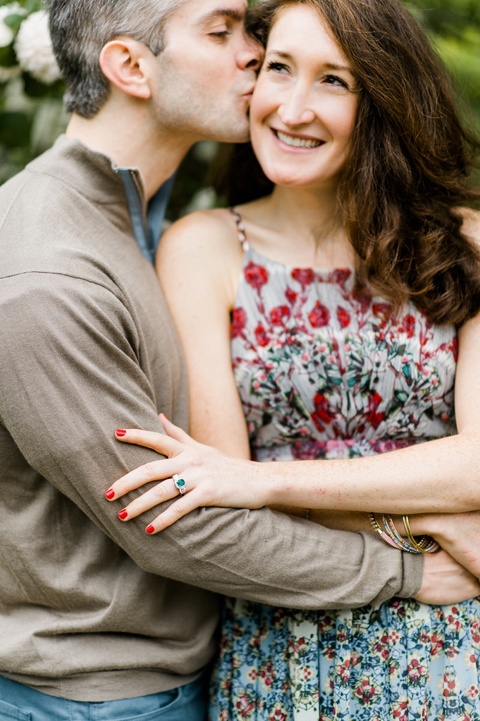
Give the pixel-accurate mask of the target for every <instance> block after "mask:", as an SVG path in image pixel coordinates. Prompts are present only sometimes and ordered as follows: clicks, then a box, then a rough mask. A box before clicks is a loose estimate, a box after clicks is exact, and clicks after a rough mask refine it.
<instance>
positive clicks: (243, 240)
mask: <svg viewBox="0 0 480 721" xmlns="http://www.w3.org/2000/svg"><path fill="white" fill-rule="evenodd" d="M229 211H230V213H231V214H232V215H233V219H234V221H235V225H236V226H237V234H238V240H239V242H240V245H241V246H242V250H243V252H244V253H246V252H247V250H249V248H250V246H249V244H248V240H247V236H246V233H245V226H244V224H243V220H242V216H241V215H240V213H239V212H238V210H237V209H236V208H232V207H230V208H229Z"/></svg>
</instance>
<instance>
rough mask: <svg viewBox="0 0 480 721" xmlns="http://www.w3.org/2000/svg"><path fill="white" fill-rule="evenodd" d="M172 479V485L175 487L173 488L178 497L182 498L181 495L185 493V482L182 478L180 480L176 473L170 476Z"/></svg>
mask: <svg viewBox="0 0 480 721" xmlns="http://www.w3.org/2000/svg"><path fill="white" fill-rule="evenodd" d="M172 478H173V483H174V485H175V488H176V489H177V491H178V492H179V493H180V495H182V496H183V494H184V493H186V492H187V482H186V481H184V479H183V478H180V476H179V475H178V473H175V474H174V475H173V476H172Z"/></svg>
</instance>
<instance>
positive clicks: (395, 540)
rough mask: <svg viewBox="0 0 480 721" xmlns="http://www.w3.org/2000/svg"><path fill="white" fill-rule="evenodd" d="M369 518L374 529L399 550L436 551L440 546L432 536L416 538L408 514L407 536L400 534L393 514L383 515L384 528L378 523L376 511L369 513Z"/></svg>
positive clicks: (404, 521)
mask: <svg viewBox="0 0 480 721" xmlns="http://www.w3.org/2000/svg"><path fill="white" fill-rule="evenodd" d="M368 518H369V520H370V524H371V526H372V528H373V530H374V531H376V532H377V533H378V534H379V535H380V536H381V537H382V538H383V540H384V541H385V542H386V543H388V544H389V545H390V546H393V547H394V548H398V550H399V551H406V552H407V553H434V552H435V551H436V550H437V549H438V548H439V546H438V543H437V542H436V541H434V540H433V538H430V536H421V537H420V538H419V539H416V538H415V536H414V535H413V534H412V531H411V529H410V522H409V519H408V516H403V525H404V526H405V533H406V534H407V538H404V537H403V536H401V535H400V533H399V532H398V529H397V527H396V526H395V523H394V522H393V518H392V516H390V515H389V514H383V515H382V526H383V528H382V526H380V524H379V523H378V521H377V519H376V517H375V514H374V513H369V514H368Z"/></svg>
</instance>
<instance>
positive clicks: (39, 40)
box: [15, 10, 61, 85]
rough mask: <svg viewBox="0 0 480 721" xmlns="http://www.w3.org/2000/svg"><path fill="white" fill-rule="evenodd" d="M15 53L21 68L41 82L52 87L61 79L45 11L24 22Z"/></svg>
mask: <svg viewBox="0 0 480 721" xmlns="http://www.w3.org/2000/svg"><path fill="white" fill-rule="evenodd" d="M15 52H16V53H17V58H18V62H19V63H20V66H21V68H22V69H23V70H26V71H27V72H28V73H30V75H32V76H33V77H34V78H36V79H37V80H40V82H42V83H45V84H46V85H51V84H52V83H54V82H55V80H58V79H59V78H60V77H61V75H60V70H59V67H58V65H57V61H56V60H55V56H54V54H53V50H52V43H51V40H50V33H49V31H48V15H47V13H46V12H45V10H39V11H38V12H36V13H32V14H31V15H30V16H29V17H28V18H26V19H25V20H24V21H23V23H22V25H21V27H20V30H19V31H18V35H17V38H16V40H15Z"/></svg>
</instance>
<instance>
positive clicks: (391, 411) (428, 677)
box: [210, 211, 480, 721]
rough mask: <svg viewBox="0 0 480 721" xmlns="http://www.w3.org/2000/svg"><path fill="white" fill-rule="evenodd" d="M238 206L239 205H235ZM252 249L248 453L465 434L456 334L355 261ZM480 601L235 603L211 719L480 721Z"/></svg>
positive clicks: (281, 453)
mask: <svg viewBox="0 0 480 721" xmlns="http://www.w3.org/2000/svg"><path fill="white" fill-rule="evenodd" d="M234 213H235V211H234ZM236 220H237V225H238V226H239V234H240V240H241V242H242V244H243V246H244V258H243V273H242V277H241V281H240V285H239V288H238V294H237V298H236V304H235V309H234V311H233V317H232V326H231V337H232V358H233V367H234V372H235V378H236V381H237V384H238V388H239V391H240V395H241V398H242V402H243V409H244V412H245V415H246V419H247V423H248V430H249V435H250V442H251V448H252V454H253V456H254V457H255V458H256V459H257V460H260V461H266V460H282V461H283V460H295V459H323V458H356V457H360V456H366V455H369V454H375V453H383V452H386V451H390V450H393V449H396V448H403V447H406V446H409V445H412V444H414V443H421V442H423V441H426V440H429V439H433V438H439V437H442V436H445V435H448V434H452V433H454V432H455V420H454V409H453V386H454V380H455V361H456V354H457V339H456V333H455V329H454V328H453V327H452V326H436V325H433V324H432V323H430V322H429V321H428V320H427V318H426V317H425V316H424V315H423V314H422V313H421V312H420V311H419V310H417V309H416V308H415V307H414V306H412V305H409V306H407V307H405V308H404V309H403V310H402V312H400V313H396V314H395V313H392V310H391V307H390V305H389V304H388V303H387V302H386V301H385V300H384V299H382V298H380V297H373V298H372V297H366V296H364V295H360V294H358V293H356V291H355V289H354V277H353V273H352V271H351V269H349V268H345V269H343V268H342V269H338V270H333V271H317V270H312V269H310V268H291V267H287V266H285V265H283V264H281V263H279V262H276V261H273V260H271V259H268V258H266V257H263V256H261V255H260V254H259V253H257V252H256V251H255V249H253V248H250V247H248V243H247V242H246V240H245V237H244V230H243V226H242V224H241V219H240V217H239V216H238V214H236ZM479 649H480V601H479V600H478V599H474V600H471V601H468V602H464V603H459V604H455V605H452V606H436V607H434V606H431V607H430V606H426V605H424V604H420V603H418V602H416V601H415V600H410V599H399V598H395V599H393V600H391V601H390V602H388V603H384V604H381V605H379V606H377V607H373V606H365V607H363V608H360V609H356V610H353V611H344V610H342V611H332V610H330V611H316V612H304V611H296V610H289V609H283V608H272V607H269V606H262V605H260V604H256V603H248V602H245V601H241V600H236V599H227V601H226V607H225V613H224V620H223V627H222V633H221V644H220V657H219V660H218V662H217V665H216V669H215V672H214V676H213V683H212V701H211V709H210V719H211V721H234V720H235V721H239V720H240V719H247V720H248V721H254V720H255V721H319V720H320V721H332V720H335V721H392V720H398V721H460V720H461V721H480V699H479V671H478V665H479Z"/></svg>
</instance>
